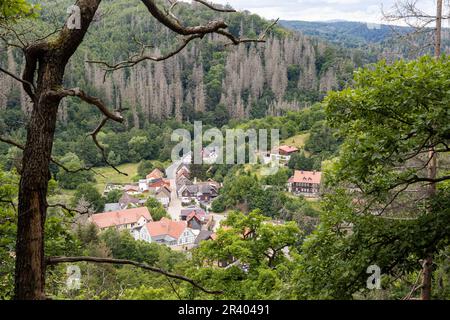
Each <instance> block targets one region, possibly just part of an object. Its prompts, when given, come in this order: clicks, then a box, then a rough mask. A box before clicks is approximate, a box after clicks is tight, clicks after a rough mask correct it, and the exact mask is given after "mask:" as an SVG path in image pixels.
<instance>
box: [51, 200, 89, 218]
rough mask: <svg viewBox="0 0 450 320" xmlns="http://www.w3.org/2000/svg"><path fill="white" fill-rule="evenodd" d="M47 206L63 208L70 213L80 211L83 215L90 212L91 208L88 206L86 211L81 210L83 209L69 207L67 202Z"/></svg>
mask: <svg viewBox="0 0 450 320" xmlns="http://www.w3.org/2000/svg"><path fill="white" fill-rule="evenodd" d="M47 206H48V207H49V208H62V209H64V210H66V211H68V212H69V213H73V212H75V213H78V214H81V215H83V214H88V213H90V212H89V208H87V209H86V211H81V210H77V209H72V208H69V207H67V206H66V205H65V204H62V203H54V204H48V205H47Z"/></svg>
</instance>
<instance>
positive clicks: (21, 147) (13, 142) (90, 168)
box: [0, 136, 103, 176]
mask: <svg viewBox="0 0 450 320" xmlns="http://www.w3.org/2000/svg"><path fill="white" fill-rule="evenodd" d="M0 142H3V143H7V144H9V145H12V146H14V147H16V148H19V149H20V150H24V149H25V146H24V145H22V144H20V143H18V142H15V141H13V140H11V139H8V138H5V137H2V136H0ZM50 161H51V162H53V163H54V164H56V165H57V166H58V167H60V168H61V169H63V170H64V171H66V172H67V173H77V172H80V171H89V170H92V172H94V173H95V174H98V175H102V174H100V173H98V172H96V171H95V170H93V168H92V167H85V168H79V169H75V170H72V169H69V168H67V167H66V166H64V165H63V164H62V163H61V162H59V161H58V160H55V159H54V158H51V159H50ZM102 176H103V175H102Z"/></svg>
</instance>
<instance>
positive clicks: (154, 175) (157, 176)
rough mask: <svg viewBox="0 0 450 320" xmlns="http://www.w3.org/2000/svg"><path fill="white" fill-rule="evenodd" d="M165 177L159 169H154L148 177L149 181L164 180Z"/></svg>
mask: <svg viewBox="0 0 450 320" xmlns="http://www.w3.org/2000/svg"><path fill="white" fill-rule="evenodd" d="M163 177H164V173H162V172H161V170H159V169H158V168H156V169H153V171H152V172H150V173H149V174H148V175H147V177H146V178H147V179H149V180H150V179H162V178H163Z"/></svg>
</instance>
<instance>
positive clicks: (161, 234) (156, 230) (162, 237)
mask: <svg viewBox="0 0 450 320" xmlns="http://www.w3.org/2000/svg"><path fill="white" fill-rule="evenodd" d="M133 236H134V238H135V239H136V240H143V241H147V242H156V243H160V244H165V245H168V246H184V245H192V244H193V243H194V241H195V238H196V234H195V233H194V232H193V231H192V229H190V228H189V227H188V226H187V223H186V221H172V220H170V219H168V218H165V217H164V218H162V219H161V220H160V221H152V222H148V223H147V224H145V225H143V226H140V227H138V228H135V229H133Z"/></svg>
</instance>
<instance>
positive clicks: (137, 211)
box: [91, 207, 152, 229]
mask: <svg viewBox="0 0 450 320" xmlns="http://www.w3.org/2000/svg"><path fill="white" fill-rule="evenodd" d="M141 217H144V218H145V219H147V220H148V221H152V216H151V215H150V212H149V211H148V209H147V207H139V208H133V209H125V210H118V211H111V212H103V213H97V214H93V215H92V216H91V222H92V223H94V224H96V225H97V226H98V227H99V228H100V229H103V228H108V227H114V226H119V225H123V224H130V223H136V222H138V221H139V219H140V218H141Z"/></svg>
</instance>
